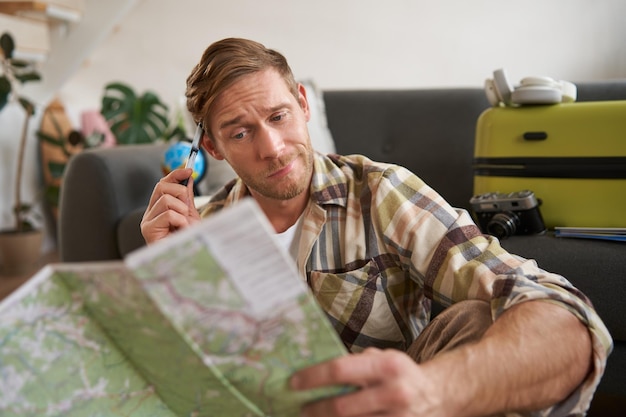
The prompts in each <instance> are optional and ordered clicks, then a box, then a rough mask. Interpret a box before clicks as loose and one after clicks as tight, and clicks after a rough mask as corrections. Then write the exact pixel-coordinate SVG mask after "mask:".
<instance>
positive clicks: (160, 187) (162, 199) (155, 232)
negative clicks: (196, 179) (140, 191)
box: [141, 168, 200, 243]
mask: <svg viewBox="0 0 626 417" xmlns="http://www.w3.org/2000/svg"><path fill="white" fill-rule="evenodd" d="M191 173H192V170H191V168H184V169H177V170H174V171H172V172H170V173H169V174H168V175H167V176H166V177H164V178H162V179H161V181H159V182H158V183H157V185H156V186H155V187H154V191H152V196H151V197H150V203H149V204H148V208H147V209H146V211H145V213H144V214H143V218H142V219H141V234H142V235H143V238H144V239H145V240H146V242H147V243H152V242H155V241H157V240H159V239H163V238H164V237H166V236H168V235H169V234H170V233H172V232H174V231H176V230H178V229H182V228H184V227H187V226H189V225H190V224H192V223H195V222H197V221H199V220H200V215H199V213H198V210H196V207H195V205H194V202H193V178H191V177H190V176H191ZM187 178H189V182H188V183H187V186H184V185H181V181H183V180H185V179H187Z"/></svg>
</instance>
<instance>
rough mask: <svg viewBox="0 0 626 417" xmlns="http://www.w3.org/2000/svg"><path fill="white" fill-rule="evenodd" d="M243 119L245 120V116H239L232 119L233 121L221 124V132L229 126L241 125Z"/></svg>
mask: <svg viewBox="0 0 626 417" xmlns="http://www.w3.org/2000/svg"><path fill="white" fill-rule="evenodd" d="M241 119H243V116H237V117H234V118H232V119H229V120H225V121H224V122H222V123H221V124H220V127H219V128H220V130H221V129H224V128H227V127H229V126H233V125H236V124H239V122H240V121H241Z"/></svg>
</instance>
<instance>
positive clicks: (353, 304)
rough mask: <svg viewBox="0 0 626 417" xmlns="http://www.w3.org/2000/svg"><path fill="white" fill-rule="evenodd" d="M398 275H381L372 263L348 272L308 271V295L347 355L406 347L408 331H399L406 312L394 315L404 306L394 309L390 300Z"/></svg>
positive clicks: (397, 271)
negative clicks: (342, 345) (320, 310)
mask: <svg viewBox="0 0 626 417" xmlns="http://www.w3.org/2000/svg"><path fill="white" fill-rule="evenodd" d="M383 272H384V273H383ZM399 275H402V276H403V274H402V271H400V269H399V268H395V270H394V268H393V267H391V268H388V269H386V270H385V271H381V270H380V268H379V266H378V264H377V263H376V262H375V261H374V260H370V261H368V262H366V263H365V264H363V266H361V267H360V268H357V269H353V270H349V271H341V272H324V271H311V275H310V287H311V291H312V292H313V294H314V295H315V297H316V299H317V301H318V303H319V304H320V305H321V307H322V308H323V309H324V311H326V313H327V315H328V316H329V317H330V319H331V322H332V324H333V326H334V327H335V330H336V331H337V333H338V334H339V335H340V337H341V339H342V340H343V342H344V343H345V344H346V346H347V347H348V349H350V350H351V351H353V352H356V351H361V350H363V349H365V348H367V347H370V346H375V347H379V348H389V347H392V348H397V349H401V350H405V349H406V347H407V346H408V344H407V343H410V340H411V339H412V336H411V335H410V331H408V332H407V329H406V328H405V329H404V331H403V330H402V329H403V327H405V326H403V323H402V322H404V320H403V319H401V318H402V317H404V316H405V313H406V312H400V311H398V308H401V309H402V308H404V306H402V305H400V306H398V305H397V303H396V302H395V297H394V292H395V291H394V289H395V290H398V288H397V287H396V286H394V285H393V282H394V281H397V280H398V279H399ZM390 281H391V282H390ZM403 281H405V280H404V278H403ZM404 290H406V288H405V289H404ZM400 292H403V291H400ZM396 296H399V297H400V298H401V299H402V298H405V296H404V294H400V293H398V294H396ZM397 318H399V319H401V320H400V322H398V320H397ZM407 338H408V340H407Z"/></svg>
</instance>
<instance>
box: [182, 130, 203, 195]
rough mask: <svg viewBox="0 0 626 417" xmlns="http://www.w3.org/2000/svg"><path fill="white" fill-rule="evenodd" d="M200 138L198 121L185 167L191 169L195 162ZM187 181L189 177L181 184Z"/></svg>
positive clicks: (200, 132) (185, 183) (200, 131)
mask: <svg viewBox="0 0 626 417" xmlns="http://www.w3.org/2000/svg"><path fill="white" fill-rule="evenodd" d="M200 139H202V123H198V126H197V127H196V134H195V135H194V137H193V141H192V142H191V151H189V157H188V158H187V163H186V164H185V168H192V169H193V166H194V164H195V163H196V156H197V155H198V151H200ZM192 175H193V172H192ZM188 182H189V178H187V179H184V180H182V181H181V184H182V185H187V183H188Z"/></svg>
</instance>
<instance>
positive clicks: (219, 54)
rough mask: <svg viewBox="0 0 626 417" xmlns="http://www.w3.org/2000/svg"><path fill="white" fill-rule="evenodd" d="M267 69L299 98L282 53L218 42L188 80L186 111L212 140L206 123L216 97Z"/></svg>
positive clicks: (240, 43) (236, 41) (232, 41)
mask: <svg viewBox="0 0 626 417" xmlns="http://www.w3.org/2000/svg"><path fill="white" fill-rule="evenodd" d="M270 68H273V69H274V70H276V71H277V72H278V73H279V74H280V75H281V76H282V77H283V79H284V80H285V83H286V84H287V87H288V88H289V90H290V91H291V93H292V94H293V95H294V97H296V98H298V84H297V83H296V81H295V79H294V76H293V73H292V71H291V68H290V67H289V64H288V63H287V59H286V58H285V57H284V56H283V55H282V54H280V53H279V52H277V51H275V50H272V49H268V48H266V47H265V46H263V45H262V44H260V43H258V42H254V41H251V40H248V39H241V38H227V39H223V40H221V41H217V42H215V43H213V44H211V45H210V46H209V47H208V48H207V49H206V50H205V51H204V54H203V55H202V58H201V59H200V62H199V63H198V64H197V65H196V66H195V67H194V69H193V70H192V71H191V74H190V75H189V77H187V91H186V93H185V96H186V97H187V109H188V110H189V112H190V113H191V115H192V117H193V119H194V120H195V121H196V123H198V122H202V123H203V124H204V125H205V132H206V133H207V135H209V137H210V138H211V132H209V130H208V126H207V122H208V120H209V115H210V113H211V111H213V105H214V103H215V100H216V99H217V97H218V96H219V95H220V94H221V93H222V92H223V91H224V90H226V89H227V88H228V87H229V86H231V85H232V84H233V83H235V82H236V81H237V80H239V79H240V78H241V77H244V76H246V75H250V74H254V73H256V72H259V71H263V70H266V69H270ZM211 139H212V138H211Z"/></svg>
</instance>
